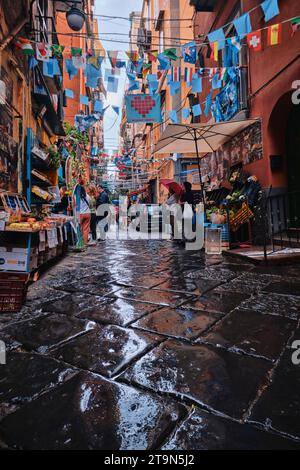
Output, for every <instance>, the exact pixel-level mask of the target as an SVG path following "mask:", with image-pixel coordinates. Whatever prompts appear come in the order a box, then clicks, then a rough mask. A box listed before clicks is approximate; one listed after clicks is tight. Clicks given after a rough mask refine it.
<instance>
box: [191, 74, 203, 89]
mask: <svg viewBox="0 0 300 470" xmlns="http://www.w3.org/2000/svg"><path fill="white" fill-rule="evenodd" d="M192 92H193V93H202V78H200V77H199V76H198V74H197V73H195V74H194V75H193V79H192Z"/></svg>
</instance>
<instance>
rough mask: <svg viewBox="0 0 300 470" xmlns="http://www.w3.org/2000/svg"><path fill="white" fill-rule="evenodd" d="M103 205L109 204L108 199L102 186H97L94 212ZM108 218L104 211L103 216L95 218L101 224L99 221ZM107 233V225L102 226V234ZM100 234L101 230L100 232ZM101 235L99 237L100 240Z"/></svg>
mask: <svg viewBox="0 0 300 470" xmlns="http://www.w3.org/2000/svg"><path fill="white" fill-rule="evenodd" d="M103 204H109V197H108V194H107V192H106V191H105V189H104V188H103V186H101V185H100V186H98V196H97V199H96V210H97V209H98V207H100V206H102V205H103ZM107 216H108V211H105V212H104V214H103V215H99V216H97V221H98V222H101V220H103V219H105V218H106V217H107ZM107 231H108V224H106V225H105V226H104V232H107ZM101 233H102V230H101ZM102 237H103V235H101V238H102Z"/></svg>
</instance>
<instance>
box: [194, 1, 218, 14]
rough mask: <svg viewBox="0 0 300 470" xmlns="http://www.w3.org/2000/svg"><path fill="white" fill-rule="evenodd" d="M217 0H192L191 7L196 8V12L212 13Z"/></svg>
mask: <svg viewBox="0 0 300 470" xmlns="http://www.w3.org/2000/svg"><path fill="white" fill-rule="evenodd" d="M216 3H217V0H190V6H191V7H194V8H195V11H196V12H211V11H214V7H215V5H216Z"/></svg>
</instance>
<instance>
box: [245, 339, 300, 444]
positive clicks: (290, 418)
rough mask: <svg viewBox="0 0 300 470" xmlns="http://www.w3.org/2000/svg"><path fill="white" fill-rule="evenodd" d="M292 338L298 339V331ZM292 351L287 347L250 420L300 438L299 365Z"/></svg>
mask: <svg viewBox="0 0 300 470" xmlns="http://www.w3.org/2000/svg"><path fill="white" fill-rule="evenodd" d="M295 338H297V339H300V335H299V330H298V334H297V335H295ZM293 352H294V350H292V349H286V351H285V353H284V355H283V357H282V358H281V360H280V363H279V365H278V367H277V368H276V370H275V373H274V376H273V378H272V382H271V385H270V386H269V387H268V388H267V389H266V390H265V392H264V393H263V395H262V396H261V398H260V400H259V401H258V402H257V404H256V405H255V406H254V408H253V410H252V413H251V415H250V418H249V421H250V422H255V423H261V424H263V425H265V426H267V427H269V428H270V429H275V430H276V431H280V432H282V433H286V434H288V435H291V436H295V437H297V438H299V439H300V393H299V391H300V365H295V364H293V363H292V354H293Z"/></svg>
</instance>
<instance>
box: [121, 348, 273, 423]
mask: <svg viewBox="0 0 300 470" xmlns="http://www.w3.org/2000/svg"><path fill="white" fill-rule="evenodd" d="M270 368H271V363H268V362H267V361H265V360H262V359H256V358H252V357H249V356H248V357H247V356H242V355H238V354H233V353H229V352H227V351H223V350H221V349H214V348H211V347H207V346H192V345H188V344H183V343H182V344H181V343H179V342H175V341H171V340H168V341H167V342H165V343H163V344H162V345H160V346H158V347H157V348H155V349H154V350H153V351H151V352H149V353H148V354H146V355H145V356H144V357H143V358H141V359H140V360H139V361H137V362H136V363H135V364H134V365H133V366H131V367H129V368H128V369H127V370H126V371H125V372H124V373H123V374H122V375H121V376H120V377H121V378H122V379H123V380H124V379H125V380H126V382H127V381H129V382H131V383H135V384H137V385H141V386H143V387H146V388H149V389H152V390H155V391H160V392H167V393H172V394H175V395H178V396H184V397H186V398H188V399H191V400H193V401H195V402H198V403H200V404H204V405H205V406H207V407H209V408H211V409H214V410H216V411H219V412H223V413H225V414H227V415H229V416H232V417H234V418H237V419H240V418H242V416H243V415H244V413H245V412H246V411H247V410H248V408H249V406H250V404H251V403H252V401H253V400H254V399H255V397H256V395H257V392H258V390H259V389H260V387H262V386H263V385H265V383H266V379H267V375H268V372H269V371H270Z"/></svg>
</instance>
